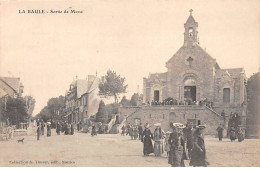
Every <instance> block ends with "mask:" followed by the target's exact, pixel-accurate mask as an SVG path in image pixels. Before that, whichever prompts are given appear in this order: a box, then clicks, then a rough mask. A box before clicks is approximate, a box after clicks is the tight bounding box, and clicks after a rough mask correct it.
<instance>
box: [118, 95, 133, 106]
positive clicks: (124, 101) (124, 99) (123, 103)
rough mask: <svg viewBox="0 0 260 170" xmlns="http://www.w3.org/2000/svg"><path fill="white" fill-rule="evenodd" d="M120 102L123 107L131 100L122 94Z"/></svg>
mask: <svg viewBox="0 0 260 170" xmlns="http://www.w3.org/2000/svg"><path fill="white" fill-rule="evenodd" d="M120 104H122V106H123V107H127V106H131V101H130V100H128V99H127V98H126V97H125V96H123V98H122V100H121V102H120Z"/></svg>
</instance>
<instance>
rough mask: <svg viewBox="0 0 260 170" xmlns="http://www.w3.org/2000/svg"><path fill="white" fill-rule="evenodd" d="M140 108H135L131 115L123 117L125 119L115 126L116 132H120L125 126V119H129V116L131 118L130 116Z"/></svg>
mask: <svg viewBox="0 0 260 170" xmlns="http://www.w3.org/2000/svg"><path fill="white" fill-rule="evenodd" d="M141 108H142V107H139V108H137V109H136V110H135V111H134V112H133V113H131V114H129V115H128V116H127V117H125V118H124V119H123V121H122V122H121V123H120V124H119V125H118V126H117V130H118V131H119V132H121V129H122V127H123V126H124V125H126V120H127V118H128V117H130V116H132V115H133V114H135V113H136V112H138V111H139V110H140V109H141Z"/></svg>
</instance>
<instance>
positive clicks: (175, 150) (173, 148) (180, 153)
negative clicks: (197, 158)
mask: <svg viewBox="0 0 260 170" xmlns="http://www.w3.org/2000/svg"><path fill="white" fill-rule="evenodd" d="M184 127H185V126H184V125H183V124H181V123H174V124H173V126H172V128H173V133H171V134H170V137H169V140H168V142H169V145H170V152H169V157H168V163H169V164H171V165H172V166H173V167H184V166H185V165H184V159H187V158H185V157H186V153H185V142H184V137H183V133H182V129H183V128H184ZM184 155H185V157H184Z"/></svg>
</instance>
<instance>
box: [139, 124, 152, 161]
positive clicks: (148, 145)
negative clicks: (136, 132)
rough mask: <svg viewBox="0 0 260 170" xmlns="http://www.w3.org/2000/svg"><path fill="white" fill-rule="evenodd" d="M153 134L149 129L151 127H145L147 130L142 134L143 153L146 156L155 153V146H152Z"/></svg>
mask: <svg viewBox="0 0 260 170" xmlns="http://www.w3.org/2000/svg"><path fill="white" fill-rule="evenodd" d="M152 139H153V134H152V132H151V131H150V129H149V125H148V124H147V125H146V126H145V129H144V131H143V133H142V137H141V141H142V142H143V144H144V147H143V153H144V156H149V154H150V153H153V144H152Z"/></svg>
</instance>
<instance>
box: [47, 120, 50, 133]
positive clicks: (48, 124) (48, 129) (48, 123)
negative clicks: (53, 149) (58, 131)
mask: <svg viewBox="0 0 260 170" xmlns="http://www.w3.org/2000/svg"><path fill="white" fill-rule="evenodd" d="M47 136H51V122H47Z"/></svg>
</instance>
